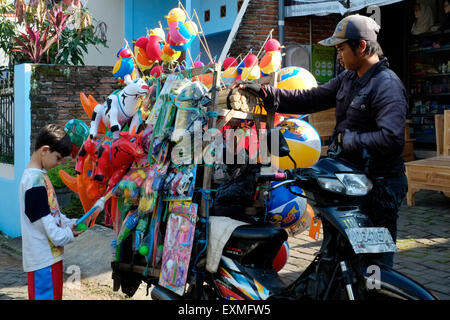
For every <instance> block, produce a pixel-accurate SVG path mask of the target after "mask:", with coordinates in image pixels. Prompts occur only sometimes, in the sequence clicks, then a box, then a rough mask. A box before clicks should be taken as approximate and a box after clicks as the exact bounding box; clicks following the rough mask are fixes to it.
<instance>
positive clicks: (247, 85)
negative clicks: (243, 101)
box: [236, 81, 261, 97]
mask: <svg viewBox="0 0 450 320" xmlns="http://www.w3.org/2000/svg"><path fill="white" fill-rule="evenodd" d="M236 87H238V88H239V89H241V90H245V91H247V92H250V93H251V94H254V95H255V96H257V97H261V96H260V93H261V85H260V84H259V83H253V82H249V81H242V82H238V83H237V85H236Z"/></svg>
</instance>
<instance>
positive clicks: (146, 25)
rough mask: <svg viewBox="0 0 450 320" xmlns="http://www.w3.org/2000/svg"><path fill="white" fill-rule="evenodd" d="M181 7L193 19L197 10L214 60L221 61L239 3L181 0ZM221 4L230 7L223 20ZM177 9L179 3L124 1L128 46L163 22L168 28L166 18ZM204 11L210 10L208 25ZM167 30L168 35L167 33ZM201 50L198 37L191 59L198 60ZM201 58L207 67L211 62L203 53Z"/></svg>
mask: <svg viewBox="0 0 450 320" xmlns="http://www.w3.org/2000/svg"><path fill="white" fill-rule="evenodd" d="M182 5H183V6H184V8H185V9H186V11H187V12H189V14H190V15H191V17H192V14H193V12H194V10H195V11H196V13H197V15H198V18H199V20H200V24H201V28H202V29H203V32H204V34H205V36H206V38H207V42H208V46H210V51H211V53H212V56H213V57H214V56H215V55H216V56H217V59H218V58H219V55H220V52H221V49H222V47H223V46H224V45H225V42H226V40H227V37H228V33H229V31H230V30H231V28H232V26H233V23H234V20H235V19H236V16H237V13H238V12H237V0H219V1H211V0H184V1H182ZM222 5H226V7H227V14H226V17H223V18H221V17H220V7H221V6H222ZM177 6H178V1H177V0H153V1H146V0H125V8H124V14H125V21H124V23H125V37H126V39H127V41H128V43H130V45H131V43H132V41H133V40H137V39H138V38H139V37H142V36H145V35H146V30H147V29H152V28H155V27H158V21H161V24H162V26H163V28H167V21H166V19H165V16H166V15H167V14H168V13H169V11H170V10H171V9H172V8H175V7H177ZM205 10H210V21H208V22H205V21H204V12H205ZM193 21H194V22H195V23H196V24H198V22H197V19H196V18H193ZM165 31H166V32H167V30H165ZM211 35H214V36H213V37H212V38H210V39H209V38H208V37H209V36H211ZM210 41H211V42H212V43H211V45H210V43H209V42H210ZM211 47H212V48H211ZM219 49H220V50H219ZM201 51H203V50H202V46H201V44H200V41H199V40H198V38H197V39H196V40H194V41H193V42H192V44H191V47H190V54H191V57H192V59H193V60H195V59H196V57H198V56H199V54H200V52H201ZM213 51H214V52H213ZM200 57H201V59H200V60H201V61H202V62H203V63H205V64H206V63H208V62H209V59H208V57H207V55H206V54H205V52H202V54H201V55H200ZM186 60H187V61H186V62H188V63H189V62H190V61H189V60H190V59H189V58H187V59H186Z"/></svg>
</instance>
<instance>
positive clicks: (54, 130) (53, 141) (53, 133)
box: [34, 124, 72, 157]
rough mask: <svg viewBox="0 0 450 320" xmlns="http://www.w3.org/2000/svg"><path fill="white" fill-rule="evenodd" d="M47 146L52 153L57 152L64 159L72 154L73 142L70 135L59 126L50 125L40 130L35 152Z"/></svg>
mask: <svg viewBox="0 0 450 320" xmlns="http://www.w3.org/2000/svg"><path fill="white" fill-rule="evenodd" d="M45 145H47V146H49V147H50V151H51V152H53V151H57V152H59V153H60V154H61V156H63V157H67V156H68V155H69V154H70V153H71V152H72V141H70V137H69V135H68V134H67V133H66V131H65V130H64V128H63V127H61V126H59V125H57V124H48V125H46V126H45V127H43V128H41V130H39V133H38V136H37V138H36V143H35V145H34V150H38V149H39V148H40V147H42V146H45Z"/></svg>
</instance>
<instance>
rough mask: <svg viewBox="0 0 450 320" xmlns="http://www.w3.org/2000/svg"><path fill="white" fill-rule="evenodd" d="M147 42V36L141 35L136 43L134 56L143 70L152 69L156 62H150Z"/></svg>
mask: <svg viewBox="0 0 450 320" xmlns="http://www.w3.org/2000/svg"><path fill="white" fill-rule="evenodd" d="M147 42H148V38H147V37H140V38H139V39H138V40H137V41H136V43H135V44H134V57H135V60H136V64H137V65H138V67H139V69H141V70H142V71H145V70H148V69H150V68H151V67H152V66H153V64H154V62H150V61H149V59H148V57H147V52H146V48H147Z"/></svg>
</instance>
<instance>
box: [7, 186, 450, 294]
mask: <svg viewBox="0 0 450 320" xmlns="http://www.w3.org/2000/svg"><path fill="white" fill-rule="evenodd" d="M322 236H323V235H322V233H321V234H320V236H319V241H314V240H313V239H311V238H309V237H308V235H307V233H306V232H305V233H302V234H300V235H297V236H295V237H290V238H289V239H288V242H289V246H290V256H289V259H288V263H287V264H286V266H285V267H284V268H283V269H282V270H281V271H280V276H281V278H282V279H284V280H286V282H291V281H293V280H295V279H296V278H297V277H298V276H299V275H300V274H301V272H303V270H305V268H306V267H307V266H308V265H309V263H310V262H311V260H312V259H313V258H314V254H315V253H316V252H318V251H319V249H320V245H321V240H322ZM16 239H19V238H16ZM16 239H13V240H16ZM0 240H2V239H1V237H0ZM397 246H398V249H399V251H398V252H397V254H396V256H395V269H396V270H398V271H400V272H402V273H404V274H406V275H408V276H410V277H411V278H413V279H415V280H416V281H418V282H419V283H421V284H423V285H425V286H426V287H427V288H429V289H430V290H432V291H433V292H434V293H435V294H437V295H438V296H439V297H440V298H441V299H443V300H450V268H449V266H450V199H448V198H446V197H445V196H443V195H442V194H440V193H438V192H433V191H421V192H419V193H418V194H417V195H416V206H415V207H407V206H405V205H403V206H402V208H401V210H400V218H399V223H398V242H397ZM12 253H13V255H11V252H9V251H8V250H5V246H2V243H1V241H0V300H11V299H26V298H27V288H26V276H25V274H24V273H23V272H22V268H21V259H20V256H17V252H15V255H14V252H12ZM147 298H148V297H147ZM92 299H95V298H92ZM109 299H114V298H109ZM142 299H146V297H145V296H143V297H142Z"/></svg>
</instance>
